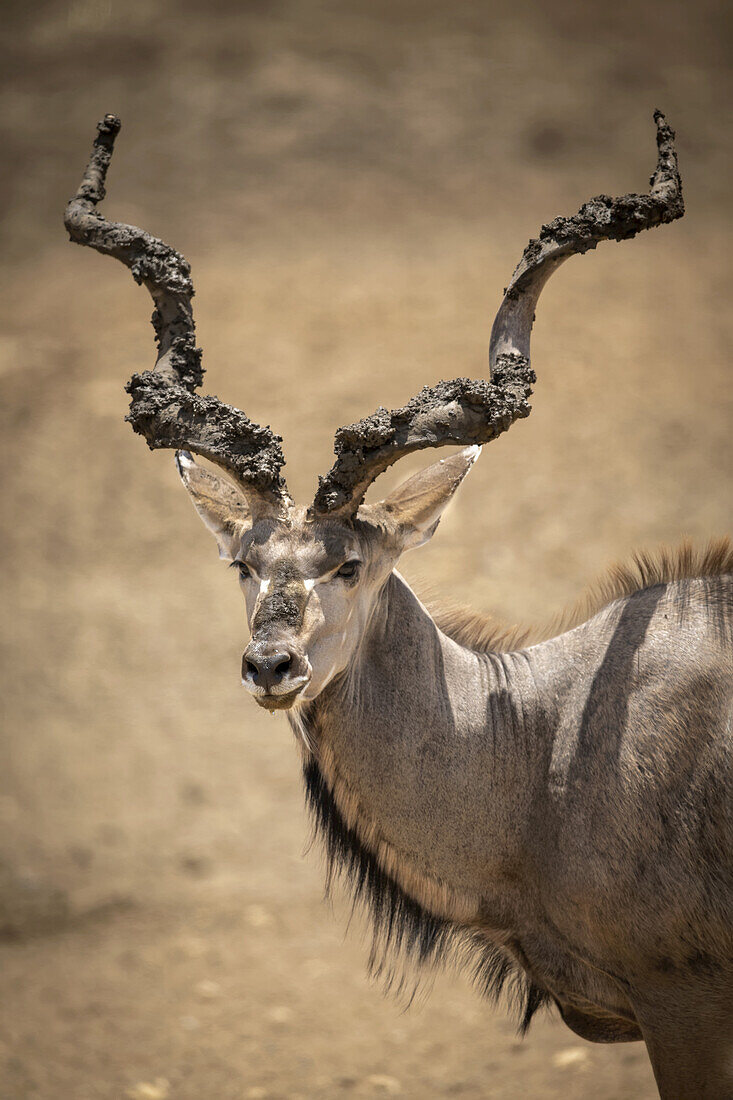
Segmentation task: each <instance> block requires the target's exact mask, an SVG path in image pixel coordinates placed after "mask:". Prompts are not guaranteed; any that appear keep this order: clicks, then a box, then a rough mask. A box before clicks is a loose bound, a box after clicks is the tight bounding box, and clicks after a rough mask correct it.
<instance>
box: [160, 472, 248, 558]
mask: <svg viewBox="0 0 733 1100" xmlns="http://www.w3.org/2000/svg"><path fill="white" fill-rule="evenodd" d="M176 467H177V469H178V473H179V474H180V475H181V481H182V482H183V484H184V485H185V486H186V489H187V490H188V495H189V496H190V497H191V500H192V501H193V506H194V508H195V509H196V511H197V512H198V514H199V515H200V516H201V519H202V520H203V521H204V523H205V525H206V526H207V527H208V529H209V530H210V531H211V533H212V534H213V536H214V538H215V539H216V541H217V545H218V547H219V557H220V558H227V559H228V560H229V561H231V560H233V558H234V556H235V554H236V553H237V550H238V549H239V540H240V538H241V537H242V535H243V534H244V532H245V531H247V530H248V529H249V528H250V527H251V526H252V514H251V511H250V507H249V504H248V502H247V498H246V497H245V495H244V493H242V492H240V491H239V490H238V489H237V488H236V486H235V485H233V484H232V482H231V481H228V480H227V479H226V478H223V477H219V476H218V475H217V474H213V473H211V471H209V470H207V469H205V468H204V467H203V466H199V465H198V463H196V462H194V460H193V458H192V456H191V455H190V454H189V452H188V451H176Z"/></svg>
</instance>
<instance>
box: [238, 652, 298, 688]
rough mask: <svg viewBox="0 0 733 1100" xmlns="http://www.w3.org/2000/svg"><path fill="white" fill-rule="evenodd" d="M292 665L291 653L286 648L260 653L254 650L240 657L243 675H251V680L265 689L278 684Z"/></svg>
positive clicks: (247, 676) (290, 669) (246, 676)
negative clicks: (274, 651) (275, 651)
mask: <svg viewBox="0 0 733 1100" xmlns="http://www.w3.org/2000/svg"><path fill="white" fill-rule="evenodd" d="M292 667H293V655H292V653H288V652H287V650H280V651H279V652H277V653H266V654H262V655H260V654H259V653H257V652H255V653H250V654H249V656H247V655H244V656H243V657H242V675H243V677H245V678H249V677H251V679H252V682H253V683H254V684H256V685H257V687H262V688H264V689H265V691H269V690H270V688H273V687H275V685H276V684H279V683H280V682H281V680H282V679H283V678H284V677H285V676H287V675H288V673H289V672H291V671H292Z"/></svg>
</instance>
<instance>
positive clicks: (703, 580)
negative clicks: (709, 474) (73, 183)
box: [66, 114, 733, 1100]
mask: <svg viewBox="0 0 733 1100" xmlns="http://www.w3.org/2000/svg"><path fill="white" fill-rule="evenodd" d="M656 118H657V140H658V146H659V160H658V164H657V169H656V171H655V173H654V175H653V177H652V181H651V191H650V193H649V194H648V195H626V196H623V197H622V198H621V199H609V198H608V197H606V196H601V197H599V198H597V199H593V200H591V201H590V202H589V203H587V204H586V205H585V206H584V207H582V208H581V210H580V212H579V213H578V214H577V215H576V216H575V217H574V218H569V219H563V218H558V219H555V221H554V222H551V223H550V224H549V225H547V226H544V227H543V230H542V234H541V236H540V238H539V240H536V241H531V242H530V244H529V246H528V248H527V249H526V250H525V253H524V255H523V257H522V261H521V263H520V265H519V267H518V268H517V271H516V272H515V274H514V276H513V278H512V281H511V283H510V286H509V288H508V290H507V291H506V294H505V298H504V301H503V303H502V306H501V308H500V310H499V313H498V315H497V318H496V321H495V323H494V329H493V331H492V340H491V369H492V377H491V382H490V383H487V382H481V381H471V380H469V379H457V380H455V381H453V382H441V383H439V384H438V385H437V386H434V387H431V388H426V389H425V390H423V391H422V392H421V393H420V394H419V395H418V396H417V397H415V398H413V399H412V400H411V401H410V402H409V403H408V404H407V405H406V406H405V407H404V408H403V409H398V410H394V411H392V412H388V411H387V410H385V409H378V410H377V412H376V413H374V414H373V415H372V416H371V417H367V418H365V419H364V420H362V421H360V422H358V423H357V424H354V425H351V426H349V427H347V428H342V429H340V430H339V432H338V433H337V437H336V454H337V459H336V463H335V464H334V467H333V469H332V470H331V471H330V473H329V474H328V475H327V476H326V477H325V478H323V479H322V480H321V483H320V486H319V489H318V492H317V494H316V497H315V500H314V502H313V504H312V505H311V506H310V508H307V509H306V508H299V507H297V506H295V505H294V504H293V503H292V501H291V500H290V498H289V496H288V495H287V490H286V488H285V485H284V482H283V481H282V478H281V476H280V470H281V467H282V465H283V461H284V460H283V458H282V452H281V451H280V446H279V444H280V441H279V439H278V437H276V436H274V435H273V434H272V432H271V431H270V430H269V428H260V427H259V426H257V425H254V424H252V423H251V422H250V421H249V420H248V419H247V417H246V416H245V415H244V414H243V413H241V412H239V411H238V410H236V409H232V408H231V407H229V406H227V405H224V404H223V403H222V402H220V401H219V400H218V399H217V398H214V397H200V396H198V395H197V394H195V392H194V391H195V389H196V387H197V386H198V385H199V384H200V382H201V368H200V353H199V352H198V349H196V347H195V343H194V339H193V319H192V314H191V308H190V301H191V296H192V294H193V287H192V284H191V282H190V278H189V271H188V265H187V264H186V262H185V260H183V257H181V256H180V255H178V254H177V253H175V252H173V250H172V249H170V248H168V246H166V245H164V244H163V243H162V242H161V241H157V240H155V239H154V238H151V237H149V236H148V234H146V233H144V232H143V231H142V230H139V229H136V228H135V227H131V226H124V225H120V224H117V223H110V222H107V221H106V220H105V219H103V218H102V217H101V215H99V214H98V213H97V211H96V205H97V203H98V202H99V201H100V199H101V198H102V197H103V194H104V186H103V185H104V178H105V174H106V170H107V167H108V164H109V159H110V156H111V153H112V147H113V142H114V138H115V135H116V133H117V130H118V129H119V122H118V121H117V120H116V119H114V118H113V117H112V116H107V118H106V119H105V120H103V122H102V123H100V126H99V136H98V138H97V141H96V142H95V147H94V151H93V155H92V160H91V162H90V164H89V167H88V168H87V171H86V173H85V176H84V179H83V180H82V184H81V186H80V188H79V191H78V193H77V195H76V197H75V198H74V199H72V201H71V203H70V204H69V209H68V211H67V221H66V224H67V227H68V229H69V231H70V233H71V236H72V239H74V240H76V241H78V242H79V243H82V244H89V245H92V246H93V247H95V248H97V249H98V250H100V251H102V252H107V253H109V254H111V255H114V256H115V257H116V258H118V259H120V260H122V261H123V262H124V263H126V264H127V265H128V266H129V267H130V268H131V269H132V271H133V274H134V275H135V277H136V279H137V280H138V281H139V282H143V283H144V284H145V285H146V286H147V287H148V289H149V290H150V292H151V294H152V295H153V298H154V299H155V303H156V312H155V313H154V315H153V321H154V325H155V328H156V335H157V337H158V343H159V352H160V354H159V359H158V363H157V364H156V369H155V371H152V372H150V371H147V372H144V373H143V374H140V375H135V376H134V377H133V379H132V381H131V383H130V384H129V386H128V390H129V392H130V393H131V395H132V403H131V412H130V417H129V419H130V420H131V421H132V424H133V427H134V428H135V429H136V430H137V431H139V432H141V433H142V434H143V435H145V437H146V439H147V440H148V443H149V444H150V446H155V447H174V448H177V449H178V452H179V453H178V468H179V472H180V474H181V477H182V479H183V482H184V484H185V485H186V488H187V489H188V491H189V493H190V494H191V496H192V498H193V502H194V504H195V506H196V508H197V510H198V511H199V514H200V515H201V516H202V518H203V519H204V522H205V523H206V525H207V526H208V527H209V528H210V530H211V531H212V532H213V534H214V535H215V537H216V539H217V542H218V545H219V551H220V554H221V556H222V557H224V558H226V559H228V560H229V561H231V563H232V564H233V565H234V566H235V567H236V568H237V570H238V572H239V575H240V580H241V585H242V589H243V592H244V596H245V601H246V605H247V616H248V621H249V624H250V629H251V634H252V638H251V641H250V643H249V645H248V647H247V649H246V650H245V654H244V657H243V666H242V678H243V682H244V684H245V686H246V687H247V688H248V690H249V691H250V692H251V693H252V694H253V695H254V697H255V699H256V700H257V702H258V703H260V705H262V706H265V707H267V708H269V709H272V710H274V709H284V710H285V711H286V712H287V716H288V719H289V720H290V722H291V725H292V727H293V729H294V730H295V732H296V735H297V738H298V743H299V744H300V748H301V753H302V757H303V770H304V777H305V783H306V791H307V798H308V801H309V804H310V807H311V809H312V812H313V814H314V819H315V822H316V826H317V828H318V831H319V833H320V834H321V836H322V838H323V840H324V843H325V848H326V853H327V858H328V867H329V878H330V876H331V874H333V873H336V874H341V875H342V876H343V877H344V879H345V881H346V883H347V884H348V886H349V887H350V888H351V891H352V894H353V896H354V898H355V899H356V900H357V901H363V902H364V903H365V904H366V906H367V908H368V911H369V913H370V915H371V918H372V923H373V929H374V942H373V948H372V954H371V959H370V963H371V966H372V969H373V970H375V971H378V972H381V973H383V974H385V975H386V976H387V977H388V980H389V979H390V976H394V975H393V971H392V969H391V967H392V963H390V961H389V959H390V958H391V957H392V956H391V955H390V952H396V953H397V954H399V953H400V952H401V953H402V955H403V956H406V957H407V958H408V959H409V958H412V959H414V960H416V961H418V962H423V963H430V962H437V961H440V960H442V959H444V958H445V957H446V956H450V957H452V958H454V959H455V960H456V961H458V962H468V963H469V964H470V965H472V966H473V968H474V972H475V976H476V978H477V980H478V981H479V983H480V984H481V985H482V987H483V988H484V990H485V991H486V992H487V993H489V994H496V993H497V992H498V991H499V990H500V989H501V988H502V987H503V986H505V985H507V984H508V986H509V988H510V990H513V991H514V992H515V994H517V995H518V996H520V997H521V999H522V1002H523V1025H524V1027H526V1026H527V1025H528V1024H529V1021H530V1019H531V1016H532V1014H533V1012H534V1011H535V1010H536V1009H537V1008H538V1007H539V1006H540V1005H541V1004H543V1003H545V1002H552V1003H554V1004H555V1005H556V1006H557V1007H558V1008H559V1011H560V1013H561V1015H562V1017H563V1019H564V1021H565V1022H566V1024H567V1025H568V1026H569V1027H570V1028H572V1029H573V1030H574V1031H576V1032H577V1033H578V1034H579V1035H582V1036H583V1037H585V1038H587V1039H591V1040H594V1041H598V1042H622V1041H626V1040H633V1039H643V1040H644V1041H645V1042H646V1044H647V1048H648V1050H649V1054H650V1057H651V1060H652V1063H653V1066H654V1070H655V1074H656V1076H657V1081H658V1083H659V1087H660V1091H661V1093H662V1095H663V1096H664V1097H667V1098H671V1097H674V1098H676V1100H681V1098H690V1100H691V1098H693V1097H694V1098H699V1097H708V1098H716V1100H719V1098H723V1097H729V1098H730V1097H731V1096H733V862H732V855H731V853H732V852H733V752H732V745H733V734H732V732H731V721H732V714H733V636H732V631H733V626H732V618H733V550H731V547H730V544H728V543H726V542H724V541H722V542H719V543H717V544H711V546H710V547H709V548H708V550H707V552H705V553H704V554H700V555H695V554H693V553H692V552H691V551H685V550H683V551H680V552H679V553H678V554H677V555H672V556H669V557H666V558H665V557H660V558H658V559H640V560H639V561H638V562H637V566H636V567H635V568H636V571H635V572H634V571H630V572H627V573H626V574H618V575H617V577H616V579H615V581H614V582H612V583H611V585H610V587H609V588H608V589H607V591H606V593H605V595H606V599H605V600H604V601H599V605H598V607H597V609H596V610H595V612H594V613H589V614H588V616H587V617H586V618H585V620H584V621H581V622H579V623H578V624H577V625H575V626H573V627H572V628H567V629H565V630H563V632H562V633H560V634H559V635H558V636H557V637H553V638H550V639H548V640H546V641H543V642H541V643H537V644H533V645H527V644H518V645H516V646H514V647H512V646H509V647H507V646H506V645H504V646H501V645H499V644H497V642H496V640H495V639H492V637H491V634H490V631H489V629H488V628H487V627H486V626H485V624H483V623H482V622H481V620H480V618H478V617H477V616H475V615H472V614H471V613H467V614H458V613H451V614H450V615H444V616H443V617H442V618H441V617H440V616H438V617H437V619H434V618H432V617H431V615H430V614H429V613H428V611H427V610H426V608H425V607H424V606H423V605H422V604H421V603H420V602H419V600H418V599H417V598H416V596H415V595H414V594H413V593H412V592H411V591H410V589H409V587H408V586H407V584H406V583H405V582H404V581H403V580H402V578H401V577H400V576H399V574H398V573H396V572H395V565H396V563H397V561H398V559H399V556H400V555H401V553H402V552H403V551H404V550H406V549H410V548H411V547H414V546H418V545H420V544H421V543H422V542H424V541H426V540H427V539H428V538H430V536H431V535H432V533H433V532H434V530H435V528H436V527H437V525H438V522H439V520H440V515H441V512H442V510H443V508H444V507H445V505H446V504H447V503H448V501H449V500H450V499H451V497H452V495H453V493H454V492H455V490H456V489H457V487H458V485H459V484H460V482H461V481H462V479H463V477H464V476H465V475H466V473H467V472H468V470H469V469H470V467H471V466H472V464H473V462H474V461H475V459H476V458H477V456H478V452H479V447H478V446H477V444H480V443H483V442H487V441H488V440H490V439H492V438H494V437H495V436H496V435H497V434H499V432H501V431H503V430H505V429H506V428H508V427H509V426H510V424H511V423H512V422H513V420H514V419H516V418H517V417H520V416H526V415H527V413H528V412H529V405H528V404H527V399H528V396H529V393H530V391H531V384H532V382H533V381H534V376H533V373H532V370H531V368H530V364H529V336H530V330H531V326H532V321H533V315H534V309H535V306H536V303H537V298H538V296H539V293H540V291H541V289H542V286H543V285H544V283H545V282H546V280H547V278H548V276H549V275H550V274H551V272H552V271H553V270H554V269H555V268H556V267H557V266H558V265H559V264H560V263H561V262H563V260H564V259H566V258H567V257H568V256H570V255H572V254H574V253H577V252H584V251H586V250H587V249H588V248H592V247H595V245H596V244H597V243H598V242H599V241H601V240H604V239H617V240H621V239H624V238H627V237H631V236H633V235H635V233H637V232H638V231H639V230H641V229H644V228H650V227H652V226H654V225H658V224H660V223H662V222H666V221H671V220H673V219H674V218H676V217H679V216H681V214H682V212H683V206H682V200H681V185H680V181H679V176H678V173H677V165H676V157H675V153H674V146H673V138H674V135H673V133H672V131H671V130H670V129H669V127H668V126H667V125H666V123H665V120H664V118H663V116H661V115H659V114H657V116H656ZM451 443H452V444H469V446H468V447H465V448H464V449H463V450H461V451H458V452H457V453H454V454H452V455H451V456H450V457H449V458H447V459H445V460H443V461H442V462H438V463H435V464H434V465H432V466H430V467H428V468H427V469H425V470H423V471H422V472H421V473H419V474H417V475H415V476H414V477H412V478H410V479H409V480H408V481H407V482H406V483H405V484H404V485H402V486H401V487H400V488H399V489H397V490H396V491H395V492H393V493H392V494H391V495H390V496H388V497H387V498H386V499H385V500H383V501H381V502H380V503H375V504H365V503H364V502H363V498H364V494H365V492H366V489H367V488H368V486H369V484H370V483H371V481H372V480H373V479H374V478H375V477H376V476H377V475H378V474H379V473H381V472H382V471H383V470H384V469H386V468H387V466H389V465H390V464H391V463H392V462H394V461H396V460H397V459H398V458H400V457H401V456H402V455H404V454H407V453H409V452H411V451H413V450H417V449H420V448H423V447H435V446H439V445H442V444H451ZM190 451H194V452H195V453H198V454H200V455H203V456H204V457H207V458H209V459H211V460H213V461H214V462H215V463H217V464H218V465H219V466H220V467H222V468H223V469H224V470H225V472H226V473H227V474H228V475H229V478H228V479H227V478H223V477H220V476H219V475H217V474H214V473H213V472H211V471H209V470H208V469H205V468H204V467H202V466H200V465H198V464H197V463H196V462H195V461H194V460H193V458H192V457H191V454H190V453H189V452H190Z"/></svg>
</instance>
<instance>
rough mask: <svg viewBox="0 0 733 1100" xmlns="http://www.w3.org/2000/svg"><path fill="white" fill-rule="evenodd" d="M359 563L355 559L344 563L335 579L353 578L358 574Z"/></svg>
mask: <svg viewBox="0 0 733 1100" xmlns="http://www.w3.org/2000/svg"><path fill="white" fill-rule="evenodd" d="M360 565H361V562H360V561H357V559H356V558H352V560H351V561H345V562H344V564H343V565H342V566H341V568H340V569H339V571H338V573H337V574H336V576H337V577H355V576H356V574H357V573H358V572H359V566H360Z"/></svg>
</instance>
